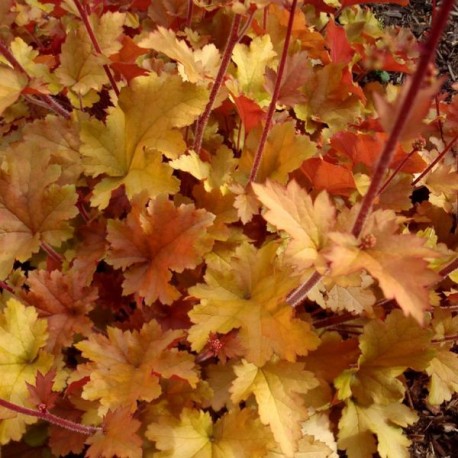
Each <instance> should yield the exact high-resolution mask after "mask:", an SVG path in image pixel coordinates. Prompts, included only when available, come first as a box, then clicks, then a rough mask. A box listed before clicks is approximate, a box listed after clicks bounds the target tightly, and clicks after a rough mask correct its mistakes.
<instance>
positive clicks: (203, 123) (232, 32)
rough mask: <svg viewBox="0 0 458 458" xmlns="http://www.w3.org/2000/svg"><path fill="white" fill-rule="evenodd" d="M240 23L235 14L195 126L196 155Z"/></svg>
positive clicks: (237, 15) (236, 41)
mask: <svg viewBox="0 0 458 458" xmlns="http://www.w3.org/2000/svg"><path fill="white" fill-rule="evenodd" d="M241 21H242V16H240V14H236V15H235V16H234V18H233V19H232V25H231V30H230V32H229V37H228V40H227V42H226V47H225V48H224V51H223V57H222V58H221V64H220V66H219V69H218V73H217V75H216V78H215V81H214V83H213V86H212V88H211V91H210V97H209V100H208V103H207V106H206V107H205V110H204V112H203V113H202V116H201V117H200V118H199V120H198V121H197V125H196V136H195V138H194V146H193V149H194V151H195V152H196V153H199V151H200V149H201V148H202V141H203V138H204V132H205V128H206V127H207V124H208V120H209V119H210V113H211V111H212V109H213V105H214V104H215V100H216V96H217V95H218V92H219V90H220V88H221V86H222V85H223V81H224V76H225V75H226V71H227V68H228V67H229V63H230V61H231V56H232V51H233V50H234V47H235V45H236V44H237V43H238V42H239V41H240V39H241V38H242V36H241V35H240V34H239V27H240V23H241Z"/></svg>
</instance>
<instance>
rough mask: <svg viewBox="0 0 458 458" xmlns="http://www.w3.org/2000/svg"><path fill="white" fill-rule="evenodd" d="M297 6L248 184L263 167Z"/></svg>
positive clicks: (291, 17)
mask: <svg viewBox="0 0 458 458" xmlns="http://www.w3.org/2000/svg"><path fill="white" fill-rule="evenodd" d="M296 5H297V0H293V1H292V3H291V9H290V12H289V19H288V27H287V29H286V36H285V43H284V44H283V50H282V53H281V58H280V63H279V65H278V71H277V79H276V81H275V86H274V91H273V94H272V100H271V101H270V105H269V108H268V110H267V115H266V123H265V125H264V129H263V131H262V134H261V138H260V140H259V143H258V148H257V150H256V154H255V155H254V159H253V165H252V167H251V171H250V176H249V178H248V183H251V182H253V181H255V180H256V176H257V174H258V170H259V166H260V165H261V160H262V154H263V152H264V147H265V145H266V141H267V136H268V134H269V131H270V126H271V124H272V119H273V116H274V113H275V109H276V106H277V101H278V97H279V96H280V89H281V80H282V77H283V73H284V71H285V66H286V58H287V56H288V48H289V43H290V41H291V34H292V31H293V23H294V13H295V12H296Z"/></svg>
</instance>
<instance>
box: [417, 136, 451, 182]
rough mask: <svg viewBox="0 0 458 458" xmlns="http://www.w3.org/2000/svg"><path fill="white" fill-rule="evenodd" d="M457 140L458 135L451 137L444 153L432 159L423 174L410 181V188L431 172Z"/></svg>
mask: <svg viewBox="0 0 458 458" xmlns="http://www.w3.org/2000/svg"><path fill="white" fill-rule="evenodd" d="M457 140H458V134H456V135H455V136H454V137H453V139H452V140H451V141H450V142H449V143H448V145H447V146H446V147H445V148H444V151H442V153H440V154H439V156H437V157H436V159H434V161H432V162H431V164H429V165H428V167H426V169H425V170H423V172H421V174H420V175H418V177H417V178H415V180H413V181H412V186H415V185H416V184H417V183H418V182H419V181H420V180H421V179H422V178H423V177H424V176H425V175H426V174H427V173H429V172H430V171H431V170H432V168H433V167H434V166H435V165H436V164H437V163H438V162H439V161H440V160H441V159H442V158H443V157H444V156H445V155H446V154H447V153H448V152H449V151H450V149H451V148H452V146H453V145H454V143H455V142H456V141H457Z"/></svg>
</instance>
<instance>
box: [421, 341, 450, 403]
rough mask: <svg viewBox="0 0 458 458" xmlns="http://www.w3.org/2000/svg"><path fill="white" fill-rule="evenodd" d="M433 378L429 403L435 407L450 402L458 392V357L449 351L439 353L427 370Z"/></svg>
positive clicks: (430, 385) (430, 384) (430, 383)
mask: <svg viewBox="0 0 458 458" xmlns="http://www.w3.org/2000/svg"><path fill="white" fill-rule="evenodd" d="M426 372H427V373H428V375H429V376H430V377H431V380H430V382H429V386H428V388H429V396H428V401H429V402H430V403H431V404H433V405H439V404H442V403H443V402H444V401H450V399H452V396H453V394H454V393H457V392H458V378H457V374H458V355H457V354H456V353H452V352H451V351H449V350H447V349H441V350H439V351H437V353H436V354H435V356H434V358H433V359H432V360H431V362H430V363H429V366H428V367H427V368H426Z"/></svg>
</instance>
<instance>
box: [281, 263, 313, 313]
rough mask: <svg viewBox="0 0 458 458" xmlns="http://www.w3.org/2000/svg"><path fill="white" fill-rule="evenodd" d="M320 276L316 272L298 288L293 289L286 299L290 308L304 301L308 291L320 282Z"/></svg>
mask: <svg viewBox="0 0 458 458" xmlns="http://www.w3.org/2000/svg"><path fill="white" fill-rule="evenodd" d="M320 278H321V275H320V274H319V273H318V272H314V273H313V274H312V276H311V277H310V278H309V279H308V280H307V281H306V282H305V283H303V284H302V285H301V286H299V288H297V289H295V290H294V291H292V292H291V293H289V294H288V296H287V297H286V301H287V302H288V304H289V305H291V307H297V306H298V305H299V304H301V303H302V302H304V301H305V299H306V298H307V294H308V293H309V291H310V290H311V289H312V288H313V287H314V286H315V285H316V284H317V283H318V282H319V281H320Z"/></svg>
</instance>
